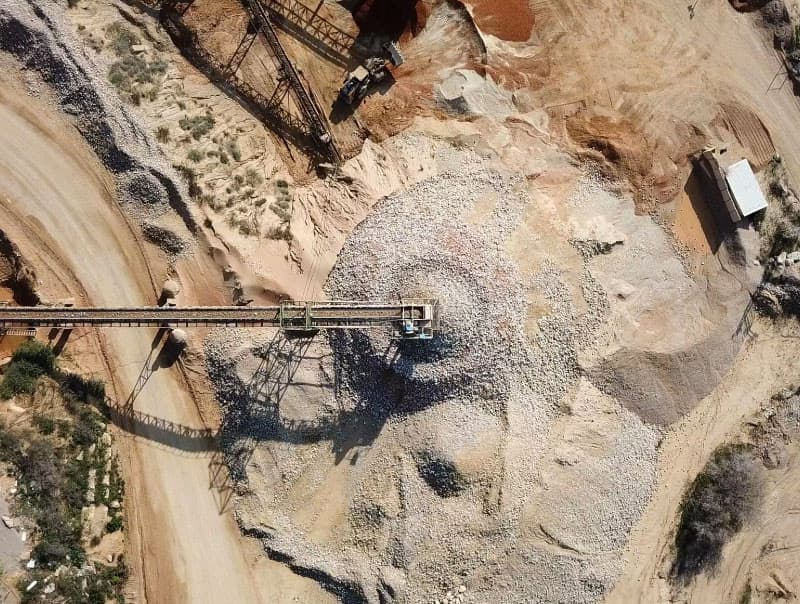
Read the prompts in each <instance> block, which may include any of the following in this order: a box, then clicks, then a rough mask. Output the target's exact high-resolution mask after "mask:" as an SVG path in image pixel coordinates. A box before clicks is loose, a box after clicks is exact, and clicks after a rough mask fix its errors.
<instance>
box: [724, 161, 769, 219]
mask: <svg viewBox="0 0 800 604" xmlns="http://www.w3.org/2000/svg"><path fill="white" fill-rule="evenodd" d="M725 180H726V181H727V182H728V187H729V188H730V190H731V194H732V195H733V199H734V201H735V202H736V207H737V208H739V212H740V213H741V215H742V216H743V217H745V216H750V215H752V214H755V213H756V212H758V211H760V210H764V209H766V207H767V199H766V197H764V192H763V191H762V190H761V185H760V184H758V180H757V179H756V175H755V174H754V173H753V169H752V168H751V167H750V162H748V161H747V160H746V159H743V160H741V161H738V162H736V163H735V164H733V165H731V166H730V167H729V168H728V169H727V170H725Z"/></svg>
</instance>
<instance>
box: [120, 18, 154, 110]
mask: <svg viewBox="0 0 800 604" xmlns="http://www.w3.org/2000/svg"><path fill="white" fill-rule="evenodd" d="M106 34H107V36H108V37H109V38H110V39H111V50H112V51H113V52H114V54H115V55H116V57H117V60H116V61H114V62H113V63H112V64H111V66H110V67H109V68H108V80H109V81H110V82H111V83H112V84H113V85H114V86H115V87H116V88H117V90H118V91H119V92H120V94H121V95H122V96H123V97H124V98H126V99H128V100H129V101H130V102H132V103H134V104H136V105H138V104H140V103H141V100H142V98H149V99H150V100H154V99H155V98H156V96H157V95H158V91H159V89H160V87H161V81H162V80H163V76H164V74H165V73H166V72H167V63H166V61H164V60H163V59H161V58H160V57H156V58H154V59H152V60H149V59H148V58H147V57H146V55H145V53H143V52H134V47H136V46H138V45H139V44H141V39H140V38H139V36H138V35H137V34H136V33H134V32H132V31H131V30H130V29H128V28H127V27H125V26H124V25H122V24H121V23H114V24H112V25H111V26H110V27H109V28H108V29H107V30H106Z"/></svg>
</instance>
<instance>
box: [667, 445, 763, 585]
mask: <svg viewBox="0 0 800 604" xmlns="http://www.w3.org/2000/svg"><path fill="white" fill-rule="evenodd" d="M763 482H764V478H763V467H762V466H761V463H760V462H759V461H758V460H756V458H755V457H754V456H753V455H752V453H751V452H750V451H749V450H748V449H746V448H744V447H727V446H726V447H721V448H720V449H718V450H717V451H715V453H714V456H713V458H712V459H711V460H710V461H709V462H708V463H707V464H706V465H705V467H704V468H703V470H702V471H701V472H700V474H698V475H697V478H695V480H694V482H693V483H692V485H691V487H690V488H689V491H688V493H687V495H686V497H685V499H684V502H683V509H682V512H681V519H680V522H679V524H678V531H677V533H676V537H675V551H676V555H675V562H674V564H673V566H672V578H673V580H677V581H681V582H688V581H689V580H691V579H692V578H694V577H695V576H696V575H698V574H700V573H702V572H705V571H710V570H714V569H715V568H716V567H717V566H718V565H719V563H720V560H721V559H722V548H723V546H724V545H725V544H726V543H727V542H728V540H729V539H730V538H731V537H733V535H735V534H736V533H738V532H739V531H740V530H741V529H742V528H743V527H744V525H745V524H746V523H747V522H748V521H750V520H751V519H752V518H753V517H754V516H755V514H756V512H757V511H758V508H759V505H760V503H761V498H762V495H763V490H764V487H763Z"/></svg>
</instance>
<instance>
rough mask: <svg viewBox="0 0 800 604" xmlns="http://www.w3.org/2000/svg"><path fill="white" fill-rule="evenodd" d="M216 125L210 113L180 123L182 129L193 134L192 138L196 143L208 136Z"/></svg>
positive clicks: (186, 118)
mask: <svg viewBox="0 0 800 604" xmlns="http://www.w3.org/2000/svg"><path fill="white" fill-rule="evenodd" d="M214 124H215V121H214V117H213V116H212V115H211V114H210V113H206V114H204V115H195V116H193V117H184V118H182V119H181V120H180V121H179V122H178V125H179V126H180V127H181V129H182V130H185V131H187V132H188V133H189V134H191V135H192V138H193V139H194V140H196V141H199V140H200V138H201V137H202V136H204V135H206V134H208V133H209V132H210V131H211V129H212V128H213V127H214Z"/></svg>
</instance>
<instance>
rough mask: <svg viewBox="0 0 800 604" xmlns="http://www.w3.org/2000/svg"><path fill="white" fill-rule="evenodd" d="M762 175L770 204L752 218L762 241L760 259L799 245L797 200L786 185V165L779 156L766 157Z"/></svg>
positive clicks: (799, 228) (799, 227)
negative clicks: (758, 215) (764, 170)
mask: <svg viewBox="0 0 800 604" xmlns="http://www.w3.org/2000/svg"><path fill="white" fill-rule="evenodd" d="M765 176H766V181H767V197H768V198H769V201H770V204H769V207H768V208H767V211H766V213H765V215H764V216H763V217H760V218H759V219H758V220H757V221H756V222H757V226H758V230H759V233H760V235H761V241H762V243H761V260H762V261H766V260H767V259H768V258H771V257H773V256H777V255H778V254H780V253H781V252H787V253H790V252H793V251H794V250H796V249H798V248H800V200H798V199H797V196H796V194H795V193H794V191H793V190H792V188H791V186H790V185H789V180H788V175H787V174H786V166H785V165H784V163H783V161H782V160H781V158H780V157H778V156H775V157H773V158H772V160H770V162H769V165H768V166H767V169H766V173H765Z"/></svg>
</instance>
